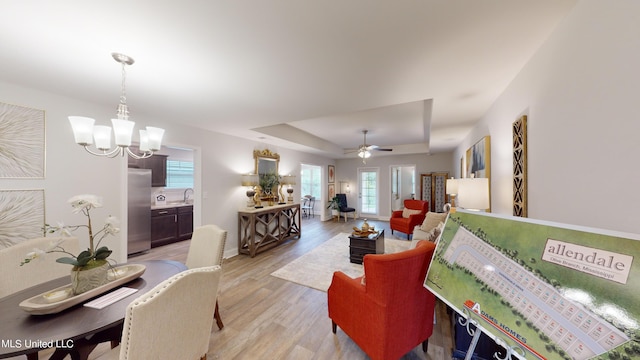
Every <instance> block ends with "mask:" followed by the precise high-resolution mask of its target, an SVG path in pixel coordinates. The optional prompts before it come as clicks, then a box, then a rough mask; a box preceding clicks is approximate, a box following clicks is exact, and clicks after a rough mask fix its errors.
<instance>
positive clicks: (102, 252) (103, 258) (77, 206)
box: [20, 195, 120, 294]
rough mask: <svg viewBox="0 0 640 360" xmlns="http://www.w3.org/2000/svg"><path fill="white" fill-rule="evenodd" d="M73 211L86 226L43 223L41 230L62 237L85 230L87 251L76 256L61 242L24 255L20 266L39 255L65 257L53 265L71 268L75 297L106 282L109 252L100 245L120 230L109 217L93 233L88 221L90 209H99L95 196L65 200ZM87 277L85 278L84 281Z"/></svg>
mask: <svg viewBox="0 0 640 360" xmlns="http://www.w3.org/2000/svg"><path fill="white" fill-rule="evenodd" d="M68 203H69V204H70V205H71V207H72V208H73V210H72V211H73V213H76V214H77V213H82V214H83V215H84V216H85V217H86V218H87V224H86V225H71V226H66V225H64V224H62V223H58V226H51V225H49V224H45V226H44V231H45V233H47V234H53V233H59V234H60V235H62V236H71V233H72V232H73V231H76V230H78V229H80V228H86V229H87V231H88V234H89V248H87V249H86V250H83V251H82V252H80V253H79V254H78V255H74V254H71V253H69V252H67V251H66V250H65V249H64V248H63V247H62V246H61V245H60V243H61V240H60V241H56V242H54V243H52V244H51V246H50V247H49V248H48V249H44V250H41V249H35V250H34V251H33V252H30V253H29V254H27V256H26V258H25V259H24V261H23V262H22V263H21V264H20V265H24V264H27V263H30V262H32V261H34V260H36V259H37V258H38V257H39V256H40V255H41V254H45V253H54V252H59V253H63V254H67V255H69V256H64V257H61V258H58V259H57V260H56V262H59V263H62V264H69V265H72V266H73V267H72V269H71V280H72V283H73V291H74V293H75V294H80V293H82V292H85V291H88V290H91V289H92V288H95V287H97V286H100V285H103V284H106V283H107V282H108V278H107V270H108V269H109V266H110V264H109V262H108V257H109V256H110V255H111V253H112V251H111V250H109V248H108V247H107V246H104V245H102V246H101V244H102V240H104V239H105V238H106V237H107V236H109V235H115V234H117V233H118V232H119V231H120V229H119V228H118V227H117V225H118V220H117V219H116V218H115V217H113V216H108V217H107V219H106V220H105V223H104V225H103V226H102V228H101V229H100V230H98V231H95V232H94V230H93V224H92V222H91V210H92V209H95V208H99V207H102V198H101V197H99V196H96V195H77V196H74V197H72V198H71V199H69V200H68ZM86 278H88V279H86Z"/></svg>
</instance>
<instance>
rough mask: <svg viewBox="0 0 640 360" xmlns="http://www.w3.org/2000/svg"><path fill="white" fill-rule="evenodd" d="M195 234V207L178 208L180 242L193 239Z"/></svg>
mask: <svg viewBox="0 0 640 360" xmlns="http://www.w3.org/2000/svg"><path fill="white" fill-rule="evenodd" d="M192 234H193V206H183V207H179V208H178V240H186V239H191V235H192Z"/></svg>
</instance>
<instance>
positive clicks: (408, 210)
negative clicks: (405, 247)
mask: <svg viewBox="0 0 640 360" xmlns="http://www.w3.org/2000/svg"><path fill="white" fill-rule="evenodd" d="M427 212H429V202H428V201H422V200H411V199H407V200H405V201H404V210H396V211H394V212H392V213H391V219H389V227H391V233H392V234H393V230H397V231H400V232H402V233H405V234H407V238H408V239H411V235H413V228H414V227H416V225H420V224H422V222H423V221H424V217H425V216H426V215H427Z"/></svg>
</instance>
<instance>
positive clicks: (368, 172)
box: [358, 168, 380, 216]
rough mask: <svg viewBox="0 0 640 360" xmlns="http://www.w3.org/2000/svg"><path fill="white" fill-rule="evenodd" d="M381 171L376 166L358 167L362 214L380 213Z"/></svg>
mask: <svg viewBox="0 0 640 360" xmlns="http://www.w3.org/2000/svg"><path fill="white" fill-rule="evenodd" d="M379 173H380V171H379V169H376V168H362V169H358V184H359V185H360V186H359V204H358V205H359V206H360V215H361V216H367V215H376V216H377V215H378V211H379V204H380V199H379V197H378V187H379V184H378V179H379V177H380V174H379Z"/></svg>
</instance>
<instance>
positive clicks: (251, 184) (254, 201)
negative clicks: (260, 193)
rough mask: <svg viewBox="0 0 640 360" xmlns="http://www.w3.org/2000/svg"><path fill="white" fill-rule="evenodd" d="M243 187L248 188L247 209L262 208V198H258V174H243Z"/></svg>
mask: <svg viewBox="0 0 640 360" xmlns="http://www.w3.org/2000/svg"><path fill="white" fill-rule="evenodd" d="M242 186H246V187H247V188H248V189H247V197H248V198H249V200H247V207H252V206H256V207H257V206H261V205H262V204H261V202H260V197H256V195H257V192H256V186H258V174H243V175H242Z"/></svg>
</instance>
